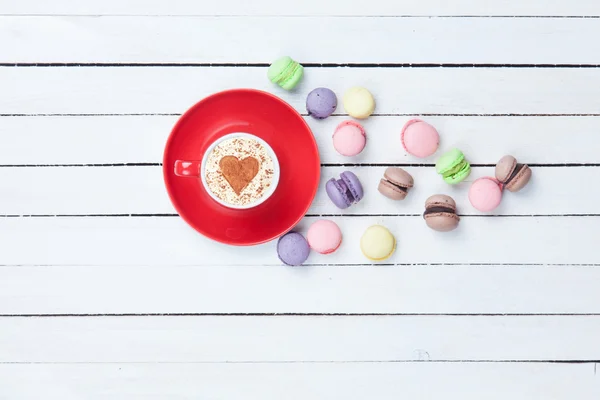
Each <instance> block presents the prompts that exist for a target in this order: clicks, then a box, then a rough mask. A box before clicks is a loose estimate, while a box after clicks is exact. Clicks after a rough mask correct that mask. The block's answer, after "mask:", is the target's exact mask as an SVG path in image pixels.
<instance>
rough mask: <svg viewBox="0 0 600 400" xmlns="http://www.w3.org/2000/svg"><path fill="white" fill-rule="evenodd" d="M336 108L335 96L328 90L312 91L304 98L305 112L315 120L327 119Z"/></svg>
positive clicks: (317, 89)
mask: <svg viewBox="0 0 600 400" xmlns="http://www.w3.org/2000/svg"><path fill="white" fill-rule="evenodd" d="M336 108H337V96H336V95H335V93H334V92H333V91H332V90H331V89H328V88H324V87H320V88H316V89H313V90H312V91H311V92H310V93H309V94H308V96H306V111H307V112H308V115H310V116H312V117H313V118H316V119H324V118H327V117H329V116H330V115H331V114H333V112H334V111H335V109H336Z"/></svg>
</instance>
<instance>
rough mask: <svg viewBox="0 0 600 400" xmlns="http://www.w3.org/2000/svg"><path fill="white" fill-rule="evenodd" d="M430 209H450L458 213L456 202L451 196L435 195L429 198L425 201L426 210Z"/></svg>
mask: <svg viewBox="0 0 600 400" xmlns="http://www.w3.org/2000/svg"><path fill="white" fill-rule="evenodd" d="M430 207H448V208H451V209H452V210H454V212H456V202H455V201H454V199H453V198H452V197H450V196H446V195H445V194H434V195H433V196H429V197H428V198H427V200H425V208H426V209H427V208H430Z"/></svg>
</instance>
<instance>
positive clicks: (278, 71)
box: [267, 56, 294, 83]
mask: <svg viewBox="0 0 600 400" xmlns="http://www.w3.org/2000/svg"><path fill="white" fill-rule="evenodd" d="M293 62H294V60H292V59H291V57H288V56H284V57H281V58H278V59H277V60H275V61H273V63H272V64H271V65H270V66H269V69H268V70H267V76H268V77H269V80H270V81H271V82H273V83H277V82H278V81H279V79H280V77H281V76H282V74H283V73H284V71H286V69H287V68H288V67H289V66H290V65H291V64H292V63H293Z"/></svg>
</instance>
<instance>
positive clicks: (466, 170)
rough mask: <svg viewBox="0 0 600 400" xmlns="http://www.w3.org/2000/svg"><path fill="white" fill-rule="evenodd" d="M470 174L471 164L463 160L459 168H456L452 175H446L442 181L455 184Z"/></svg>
mask: <svg viewBox="0 0 600 400" xmlns="http://www.w3.org/2000/svg"><path fill="white" fill-rule="evenodd" d="M470 174H471V164H469V163H467V162H465V163H464V164H463V165H462V167H461V169H459V170H458V172H456V173H455V174H453V175H450V176H447V177H445V178H444V182H446V183H449V184H450V185H456V184H458V183H460V182H462V181H464V180H465V179H467V177H468V176H469V175H470Z"/></svg>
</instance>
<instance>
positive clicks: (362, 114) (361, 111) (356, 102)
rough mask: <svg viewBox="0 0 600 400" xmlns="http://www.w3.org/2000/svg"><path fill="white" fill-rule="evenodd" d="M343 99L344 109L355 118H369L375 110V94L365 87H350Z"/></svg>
mask: <svg viewBox="0 0 600 400" xmlns="http://www.w3.org/2000/svg"><path fill="white" fill-rule="evenodd" d="M342 101H343V103H344V110H346V112H347V113H348V115H350V116H351V117H354V118H358V119H364V118H368V117H369V116H370V115H371V114H373V111H374V110H375V99H374V98H373V95H372V94H371V92H369V91H368V90H367V89H365V88H363V87H358V86H357V87H353V88H350V89H348V90H347V91H346V93H344V97H343V99H342Z"/></svg>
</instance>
